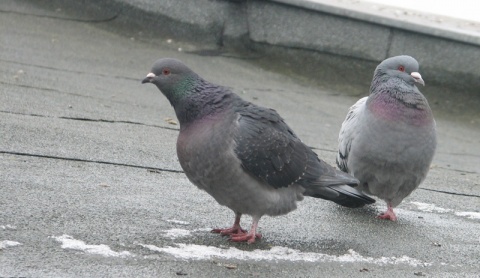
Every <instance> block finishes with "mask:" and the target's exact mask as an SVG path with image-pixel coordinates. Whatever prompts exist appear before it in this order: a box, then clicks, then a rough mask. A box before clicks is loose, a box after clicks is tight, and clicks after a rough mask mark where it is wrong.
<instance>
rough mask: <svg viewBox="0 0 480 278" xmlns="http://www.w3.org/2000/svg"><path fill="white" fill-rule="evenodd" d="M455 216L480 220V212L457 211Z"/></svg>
mask: <svg viewBox="0 0 480 278" xmlns="http://www.w3.org/2000/svg"><path fill="white" fill-rule="evenodd" d="M455 215H458V216H464V217H467V218H470V219H480V212H473V211H457V212H455Z"/></svg>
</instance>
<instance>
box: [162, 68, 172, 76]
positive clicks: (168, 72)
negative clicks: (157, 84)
mask: <svg viewBox="0 0 480 278" xmlns="http://www.w3.org/2000/svg"><path fill="white" fill-rule="evenodd" d="M162 74H163V75H169V74H170V69H163V71H162Z"/></svg>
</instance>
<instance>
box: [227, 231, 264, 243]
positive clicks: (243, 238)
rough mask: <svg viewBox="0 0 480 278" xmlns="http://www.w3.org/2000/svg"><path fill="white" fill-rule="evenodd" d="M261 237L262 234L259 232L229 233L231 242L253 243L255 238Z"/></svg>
mask: <svg viewBox="0 0 480 278" xmlns="http://www.w3.org/2000/svg"><path fill="white" fill-rule="evenodd" d="M257 238H258V239H261V238H262V234H259V233H252V232H249V233H245V234H243V235H242V234H237V235H231V236H230V240H231V241H233V242H247V243H248V244H252V243H255V239H257Z"/></svg>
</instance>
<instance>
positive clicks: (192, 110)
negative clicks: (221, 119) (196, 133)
mask: <svg viewBox="0 0 480 278" xmlns="http://www.w3.org/2000/svg"><path fill="white" fill-rule="evenodd" d="M201 85H202V86H197V87H195V88H194V89H193V91H192V92H191V93H190V94H187V95H185V96H184V98H182V99H181V101H178V102H175V103H173V102H172V105H173V107H174V109H175V113H176V115H177V119H178V121H179V122H180V127H182V126H185V125H188V124H190V123H193V122H195V121H196V120H200V119H204V118H207V117H211V116H215V115H217V114H219V113H223V111H225V110H226V108H228V107H229V105H230V104H231V101H230V99H231V98H232V94H229V93H226V92H224V91H222V90H215V89H218V87H216V88H215V87H210V85H209V84H208V83H206V82H205V83H203V84H201Z"/></svg>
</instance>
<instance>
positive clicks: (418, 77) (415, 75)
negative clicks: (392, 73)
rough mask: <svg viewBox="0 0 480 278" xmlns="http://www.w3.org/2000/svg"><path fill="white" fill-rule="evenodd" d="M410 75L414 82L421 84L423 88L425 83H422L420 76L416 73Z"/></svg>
mask: <svg viewBox="0 0 480 278" xmlns="http://www.w3.org/2000/svg"><path fill="white" fill-rule="evenodd" d="M410 75H411V76H412V77H413V79H415V82H417V83H420V84H422V85H423V86H425V81H423V79H422V76H421V75H420V73H418V72H412V73H410Z"/></svg>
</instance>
